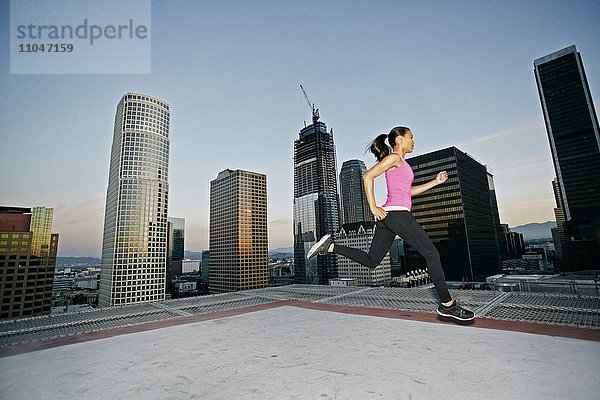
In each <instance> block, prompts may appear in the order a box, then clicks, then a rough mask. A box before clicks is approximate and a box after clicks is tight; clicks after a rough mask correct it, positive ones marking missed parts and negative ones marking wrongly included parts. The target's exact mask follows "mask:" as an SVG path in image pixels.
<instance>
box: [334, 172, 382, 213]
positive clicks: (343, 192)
mask: <svg viewBox="0 0 600 400" xmlns="http://www.w3.org/2000/svg"><path fill="white" fill-rule="evenodd" d="M366 172H367V167H366V166H365V163H364V162H363V161H362V160H348V161H344V163H343V164H342V169H341V170H340V200H341V203H342V204H341V206H342V224H354V223H357V222H363V221H375V217H374V216H373V214H372V213H371V209H370V208H369V203H368V201H367V196H366V194H365V187H364V185H363V180H362V178H363V175H364V174H365V173H366Z"/></svg>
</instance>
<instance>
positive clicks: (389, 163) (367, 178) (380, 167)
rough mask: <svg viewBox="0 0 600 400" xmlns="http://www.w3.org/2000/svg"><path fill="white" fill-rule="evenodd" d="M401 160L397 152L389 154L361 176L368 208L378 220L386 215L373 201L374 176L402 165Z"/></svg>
mask: <svg viewBox="0 0 600 400" xmlns="http://www.w3.org/2000/svg"><path fill="white" fill-rule="evenodd" d="M402 162H403V161H402V158H400V156H399V155H398V154H396V153H392V154H389V155H387V156H386V157H385V158H384V159H383V160H381V161H379V162H378V163H377V164H375V165H374V166H373V167H372V168H371V169H370V170H368V171H367V172H366V173H365V175H364V176H363V185H364V187H365V195H366V196H367V201H368V202H369V208H370V209H371V212H372V213H373V215H374V216H375V219H376V220H378V221H379V220H381V219H384V218H385V216H386V215H387V212H386V211H385V210H384V209H383V208H381V207H377V204H376V203H375V191H374V190H373V181H374V180H375V178H377V177H378V176H379V175H381V174H383V173H384V172H385V171H387V170H388V169H390V168H395V167H399V166H400V165H402Z"/></svg>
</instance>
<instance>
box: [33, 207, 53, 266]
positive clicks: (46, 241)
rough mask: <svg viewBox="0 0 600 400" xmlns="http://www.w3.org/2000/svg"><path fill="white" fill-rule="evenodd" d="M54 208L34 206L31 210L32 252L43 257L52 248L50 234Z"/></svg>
mask: <svg viewBox="0 0 600 400" xmlns="http://www.w3.org/2000/svg"><path fill="white" fill-rule="evenodd" d="M53 218H54V209H53V208H47V207H41V206H38V207H33V208H32V210H31V232H32V233H33V238H32V239H31V254H33V255H35V256H38V257H41V256H42V254H46V255H47V254H48V251H49V248H50V235H51V233H50V232H51V231H52V220H53Z"/></svg>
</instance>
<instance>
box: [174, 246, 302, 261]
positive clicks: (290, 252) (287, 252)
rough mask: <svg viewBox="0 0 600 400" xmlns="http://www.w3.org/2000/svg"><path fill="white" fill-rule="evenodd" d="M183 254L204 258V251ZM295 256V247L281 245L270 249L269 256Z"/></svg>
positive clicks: (188, 256)
mask: <svg viewBox="0 0 600 400" xmlns="http://www.w3.org/2000/svg"><path fill="white" fill-rule="evenodd" d="M183 256H184V258H186V259H190V260H202V252H200V251H189V250H186V251H184V252H183ZM290 257H294V248H293V247H281V248H279V249H275V250H271V251H269V258H290Z"/></svg>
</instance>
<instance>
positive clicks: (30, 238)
mask: <svg viewBox="0 0 600 400" xmlns="http://www.w3.org/2000/svg"><path fill="white" fill-rule="evenodd" d="M34 209H37V213H36V214H35V218H37V223H38V225H40V224H41V225H42V227H43V230H44V231H45V230H46V228H47V229H48V231H50V230H51V229H52V219H50V220H48V219H47V216H48V215H52V214H53V212H54V210H53V209H52V208H45V207H35V208H34ZM40 211H41V214H42V216H41V217H40V215H39V212H40ZM33 221H34V215H33V214H32V211H31V208H23V207H0V266H1V269H0V304H1V305H2V308H1V310H0V318H15V317H22V316H29V315H41V314H50V310H51V307H52V286H53V283H54V271H55V269H56V253H57V251H58V234H56V233H50V232H48V235H47V240H44V241H41V240H39V235H38V236H37V237H38V241H37V242H36V243H35V245H34V238H35V237H36V233H35V232H36V230H34V228H33ZM36 229H40V228H39V227H38V228H36ZM38 232H39V231H38ZM40 250H41V251H40Z"/></svg>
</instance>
